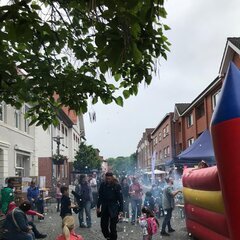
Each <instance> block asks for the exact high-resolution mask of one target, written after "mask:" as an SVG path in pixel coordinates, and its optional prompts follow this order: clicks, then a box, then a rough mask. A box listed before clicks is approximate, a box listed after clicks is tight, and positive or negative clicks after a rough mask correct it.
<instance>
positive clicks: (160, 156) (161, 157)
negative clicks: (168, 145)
mask: <svg viewBox="0 0 240 240" xmlns="http://www.w3.org/2000/svg"><path fill="white" fill-rule="evenodd" d="M159 158H160V160H162V159H163V152H162V151H160V152H159Z"/></svg>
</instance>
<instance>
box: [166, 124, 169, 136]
mask: <svg viewBox="0 0 240 240" xmlns="http://www.w3.org/2000/svg"><path fill="white" fill-rule="evenodd" d="M166 134H167V135H168V134H169V126H168V125H167V126H166Z"/></svg>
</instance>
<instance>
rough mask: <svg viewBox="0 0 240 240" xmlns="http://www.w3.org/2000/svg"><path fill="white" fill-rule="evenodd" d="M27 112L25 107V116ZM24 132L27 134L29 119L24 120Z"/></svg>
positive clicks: (27, 108)
mask: <svg viewBox="0 0 240 240" xmlns="http://www.w3.org/2000/svg"><path fill="white" fill-rule="evenodd" d="M28 110H29V107H28V106H27V105H25V109H24V113H25V114H26V113H27V112H28ZM24 131H25V132H26V133H29V119H28V118H24Z"/></svg>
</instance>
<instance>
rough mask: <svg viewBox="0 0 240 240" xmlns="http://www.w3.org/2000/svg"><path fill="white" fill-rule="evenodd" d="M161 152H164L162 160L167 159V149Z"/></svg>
mask: <svg viewBox="0 0 240 240" xmlns="http://www.w3.org/2000/svg"><path fill="white" fill-rule="evenodd" d="M163 151H164V158H166V157H167V148H164V149H163Z"/></svg>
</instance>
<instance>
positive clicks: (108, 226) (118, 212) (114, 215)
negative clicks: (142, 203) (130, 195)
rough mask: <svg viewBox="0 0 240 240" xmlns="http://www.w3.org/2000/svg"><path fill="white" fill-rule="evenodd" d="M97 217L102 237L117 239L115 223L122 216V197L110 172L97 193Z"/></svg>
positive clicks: (111, 239) (119, 187)
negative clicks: (99, 221)
mask: <svg viewBox="0 0 240 240" xmlns="http://www.w3.org/2000/svg"><path fill="white" fill-rule="evenodd" d="M96 212H97V216H98V217H99V216H101V229H102V233H103V236H104V237H105V238H106V239H108V240H116V239H117V229H116V228H117V222H118V220H119V218H121V217H122V214H123V196H122V190H121V186H120V185H119V184H118V182H117V181H116V179H115V178H114V177H113V174H112V173H111V172H107V173H106V174H105V181H104V182H102V183H101V185H100V187H99V192H98V202H97V209H96Z"/></svg>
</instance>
